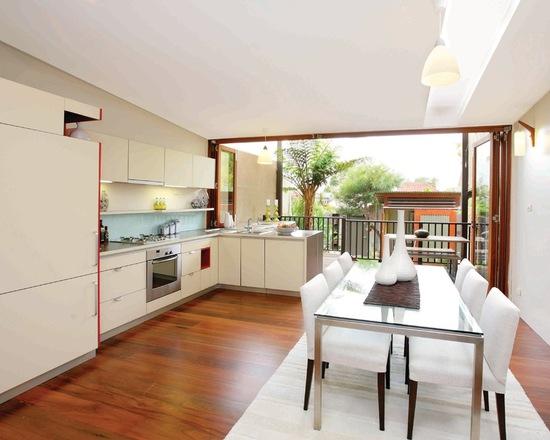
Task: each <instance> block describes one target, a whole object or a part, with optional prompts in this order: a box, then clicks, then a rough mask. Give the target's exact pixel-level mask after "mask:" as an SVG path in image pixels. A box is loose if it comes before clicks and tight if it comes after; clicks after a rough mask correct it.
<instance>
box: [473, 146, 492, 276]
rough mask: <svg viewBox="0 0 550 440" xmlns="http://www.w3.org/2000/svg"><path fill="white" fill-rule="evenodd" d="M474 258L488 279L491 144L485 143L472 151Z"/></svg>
mask: <svg viewBox="0 0 550 440" xmlns="http://www.w3.org/2000/svg"><path fill="white" fill-rule="evenodd" d="M474 178H475V181H474V182H473V183H474V191H473V194H474V200H473V205H474V209H475V211H474V212H473V224H474V231H473V232H474V234H473V235H474V245H473V251H474V258H473V264H474V265H475V267H476V268H477V270H478V272H479V273H480V274H481V275H483V277H485V278H486V279H489V234H490V228H489V225H490V222H491V214H490V206H491V205H490V203H491V200H490V193H491V142H490V141H486V142H484V143H482V144H480V145H479V146H477V147H475V151H474Z"/></svg>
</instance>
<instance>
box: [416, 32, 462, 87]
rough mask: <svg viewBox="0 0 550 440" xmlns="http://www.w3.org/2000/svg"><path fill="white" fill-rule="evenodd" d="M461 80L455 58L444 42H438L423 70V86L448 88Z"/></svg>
mask: <svg viewBox="0 0 550 440" xmlns="http://www.w3.org/2000/svg"><path fill="white" fill-rule="evenodd" d="M459 79H460V70H459V68H458V63H457V61H456V58H455V56H454V55H453V54H452V53H451V51H450V50H449V48H448V47H447V46H445V45H444V44H443V43H442V42H438V44H437V46H435V47H434V48H433V49H432V51H431V52H430V54H429V55H428V58H427V59H426V62H425V63H424V69H422V84H424V85H425V86H428V87H439V86H448V85H451V84H453V83H455V82H457V81H458V80H459Z"/></svg>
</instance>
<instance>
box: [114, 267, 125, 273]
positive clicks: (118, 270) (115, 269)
mask: <svg viewBox="0 0 550 440" xmlns="http://www.w3.org/2000/svg"><path fill="white" fill-rule="evenodd" d="M122 269H123V266H120V267H115V268H114V269H113V270H114V271H115V272H120V271H121V270H122Z"/></svg>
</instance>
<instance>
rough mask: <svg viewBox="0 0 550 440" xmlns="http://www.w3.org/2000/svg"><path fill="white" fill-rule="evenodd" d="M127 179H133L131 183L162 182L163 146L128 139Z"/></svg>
mask: <svg viewBox="0 0 550 440" xmlns="http://www.w3.org/2000/svg"><path fill="white" fill-rule="evenodd" d="M128 181H129V182H132V181H133V183H154V184H162V183H164V148H162V147H158V146H156V145H150V144H144V143H142V142H137V141H130V142H129V154H128Z"/></svg>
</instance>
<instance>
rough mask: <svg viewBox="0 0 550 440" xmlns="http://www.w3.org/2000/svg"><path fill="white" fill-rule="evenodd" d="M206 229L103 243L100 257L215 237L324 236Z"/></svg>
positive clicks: (313, 233) (271, 238)
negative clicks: (151, 239)
mask: <svg viewBox="0 0 550 440" xmlns="http://www.w3.org/2000/svg"><path fill="white" fill-rule="evenodd" d="M206 231H207V230H206V229H197V230H194V231H185V232H180V233H178V234H176V235H175V236H174V237H171V238H167V239H166V240H163V241H156V242H152V243H146V244H139V243H119V242H113V241H110V242H109V243H103V244H101V247H100V256H102V257H106V256H109V255H115V254H122V253H126V252H136V251H141V250H145V249H151V248H156V247H159V246H167V245H171V244H175V243H183V242H185V241H192V240H198V239H205V238H213V237H244V238H261V239H267V240H305V239H307V238H309V237H313V236H314V235H318V234H322V233H323V232H322V231H302V230H298V231H294V232H293V233H292V235H279V234H277V232H276V231H270V232H264V233H261V234H250V233H246V232H235V231H232V230H229V231H226V230H224V229H220V230H219V231H213V232H206Z"/></svg>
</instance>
